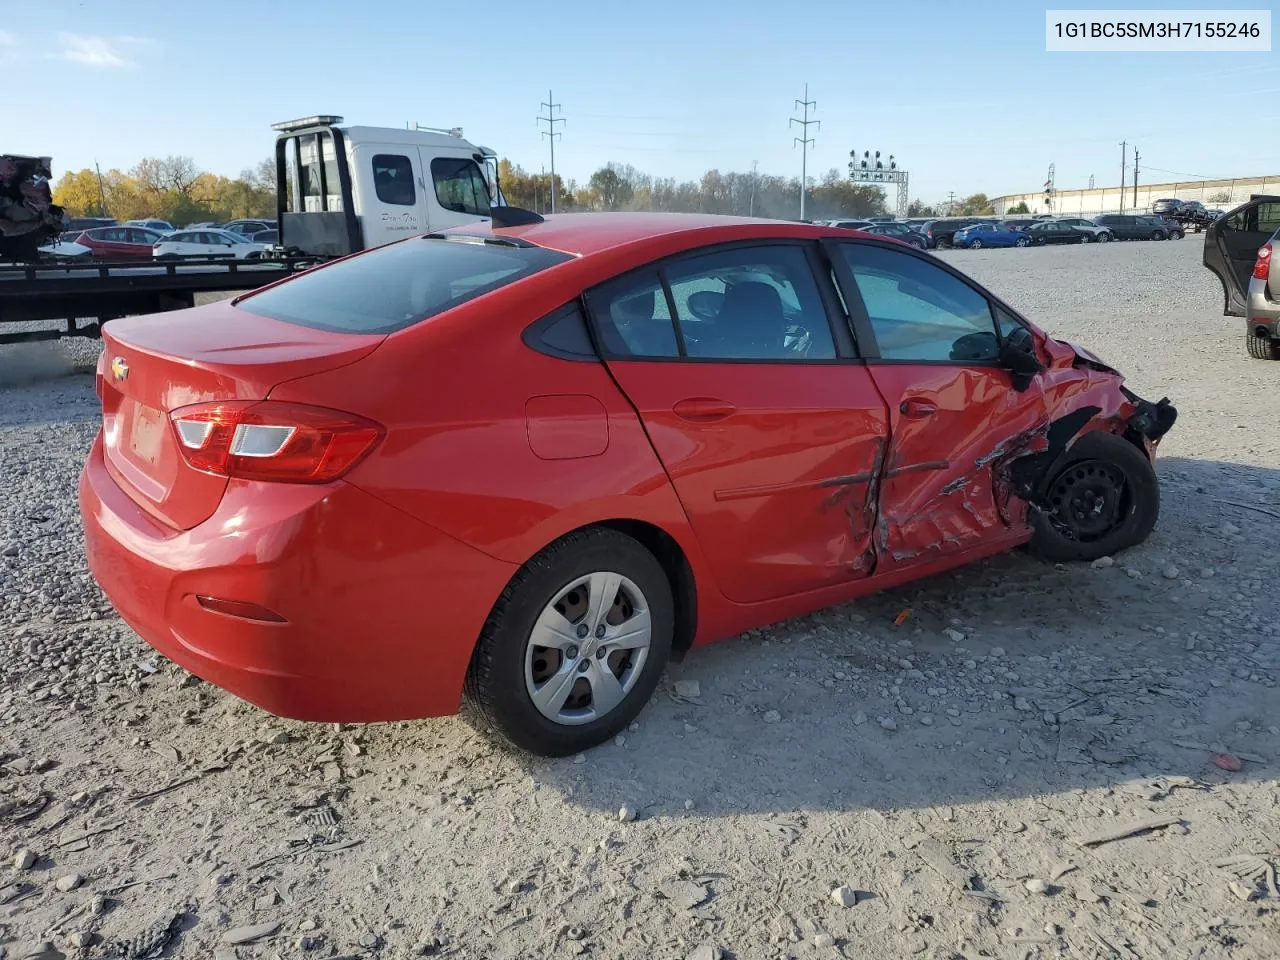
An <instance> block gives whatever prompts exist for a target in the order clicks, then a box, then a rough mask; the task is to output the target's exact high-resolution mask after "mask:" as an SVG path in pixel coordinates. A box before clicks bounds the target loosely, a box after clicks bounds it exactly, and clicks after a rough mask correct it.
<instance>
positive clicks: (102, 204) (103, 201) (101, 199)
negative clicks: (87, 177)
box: [93, 160, 107, 217]
mask: <svg viewBox="0 0 1280 960" xmlns="http://www.w3.org/2000/svg"><path fill="white" fill-rule="evenodd" d="M93 170H94V173H96V174H97V175H98V213H100V214H101V215H102V216H104V217H105V216H106V215H107V195H106V194H105V193H104V192H103V190H102V168H101V167H99V166H98V161H97V160H95V161H93Z"/></svg>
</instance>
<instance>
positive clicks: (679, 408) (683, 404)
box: [671, 397, 738, 423]
mask: <svg viewBox="0 0 1280 960" xmlns="http://www.w3.org/2000/svg"><path fill="white" fill-rule="evenodd" d="M671 409H672V411H673V412H674V413H675V415H676V416H677V417H679V418H680V419H681V420H688V421H690V422H691V423H714V422H715V421H716V420H723V419H724V418H725V417H728V416H731V415H732V414H733V413H734V412H735V411H736V410H737V409H738V408H737V407H735V406H734V405H733V404H732V403H729V402H728V401H727V400H717V399H715V398H714V397H689V398H687V399H685V400H679V401H677V402H676V404H675V406H673V407H672V408H671Z"/></svg>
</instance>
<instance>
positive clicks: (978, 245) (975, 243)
mask: <svg viewBox="0 0 1280 960" xmlns="http://www.w3.org/2000/svg"><path fill="white" fill-rule="evenodd" d="M969 249H970V250H981V249H982V241H981V240H970V241H969Z"/></svg>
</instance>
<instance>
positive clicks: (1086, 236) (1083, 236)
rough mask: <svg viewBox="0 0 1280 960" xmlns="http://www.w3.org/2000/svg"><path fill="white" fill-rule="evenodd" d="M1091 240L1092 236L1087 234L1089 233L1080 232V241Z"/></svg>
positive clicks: (1086, 241)
mask: <svg viewBox="0 0 1280 960" xmlns="http://www.w3.org/2000/svg"><path fill="white" fill-rule="evenodd" d="M1092 240H1093V237H1091V236H1089V234H1087V233H1082V234H1080V242H1081V243H1089V242H1091V241H1092Z"/></svg>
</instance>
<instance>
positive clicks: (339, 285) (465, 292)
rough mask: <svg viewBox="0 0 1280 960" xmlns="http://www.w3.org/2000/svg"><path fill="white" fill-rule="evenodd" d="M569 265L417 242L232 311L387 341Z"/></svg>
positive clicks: (552, 258) (549, 257) (559, 257)
mask: <svg viewBox="0 0 1280 960" xmlns="http://www.w3.org/2000/svg"><path fill="white" fill-rule="evenodd" d="M569 259H572V258H571V257H570V256H569V254H567V253H560V252H559V251H556V250H546V249H544V248H542V247H509V246H500V245H497V244H484V243H471V242H464V241H457V240H437V239H429V238H425V237H418V238H415V239H412V240H405V241H401V242H400V243H393V244H391V245H389V246H385V247H378V248H377V249H375V250H370V251H368V252H367V253H362V254H360V255H359V256H356V257H352V258H351V259H349V260H342V261H339V262H338V263H333V264H330V265H328V266H325V267H319V268H316V269H314V270H311V271H308V272H307V273H304V274H301V275H300V276H298V277H295V278H294V279H292V280H289V281H286V282H285V283H282V284H280V285H279V286H276V287H271V288H270V289H267V290H263V291H261V292H260V293H254V294H249V295H248V296H247V297H244V298H242V299H240V300H238V301H237V305H238V306H239V307H240V308H241V309H243V310H248V311H249V312H251V313H256V314H259V315H260V316H264V317H270V318H272V319H273V320H283V321H285V322H287V323H296V324H299V325H300V326H304V327H315V328H316V329H319V330H336V331H338V332H341V333H392V332H394V331H396V330H401V329H404V328H405V327H408V326H412V325H413V324H415V323H419V322H421V321H423V320H426V319H427V318H429V317H433V316H435V315H436V314H439V313H443V312H444V311H446V310H449V309H451V308H453V307H456V306H458V305H459V304H461V303H465V302H466V301H468V300H471V299H473V298H475V297H478V296H481V295H482V294H485V293H489V292H490V291H492V290H497V289H498V288H499V287H504V286H506V285H507V284H509V283H514V282H516V281H517V280H522V279H524V278H525V277H528V276H531V275H533V274H535V273H537V272H539V271H540V270H545V269H546V268H547V267H551V266H554V265H555V264H557V263H563V262H564V261H566V260H569Z"/></svg>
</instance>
